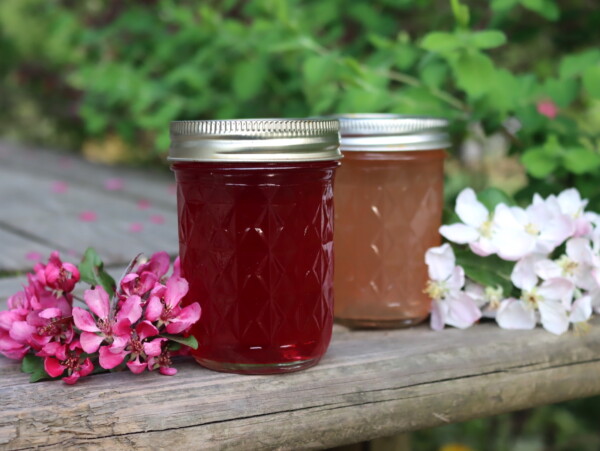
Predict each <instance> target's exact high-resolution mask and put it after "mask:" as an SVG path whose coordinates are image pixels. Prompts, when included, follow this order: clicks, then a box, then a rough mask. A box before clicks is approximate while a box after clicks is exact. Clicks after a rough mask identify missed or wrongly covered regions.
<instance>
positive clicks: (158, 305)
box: [146, 277, 201, 334]
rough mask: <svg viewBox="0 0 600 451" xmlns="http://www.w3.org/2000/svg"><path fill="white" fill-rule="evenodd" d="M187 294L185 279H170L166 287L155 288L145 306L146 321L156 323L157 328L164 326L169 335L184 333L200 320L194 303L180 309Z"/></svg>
mask: <svg viewBox="0 0 600 451" xmlns="http://www.w3.org/2000/svg"><path fill="white" fill-rule="evenodd" d="M187 292H188V283H187V281H186V280H185V279H181V278H178V277H170V278H169V280H167V285H166V287H165V286H157V288H155V289H154V290H152V293H151V295H150V298H149V300H148V305H147V306H146V319H147V320H148V321H151V322H155V321H158V324H159V327H160V326H162V325H165V326H166V331H167V332H168V333H170V334H181V333H185V332H186V331H187V330H188V329H189V328H190V327H191V326H192V324H194V323H195V322H196V321H198V319H200V313H201V309H200V304H198V303H197V302H194V303H193V304H190V305H188V306H187V307H183V308H181V307H180V305H179V304H180V303H181V300H182V298H183V297H184V296H185V295H186V294H187Z"/></svg>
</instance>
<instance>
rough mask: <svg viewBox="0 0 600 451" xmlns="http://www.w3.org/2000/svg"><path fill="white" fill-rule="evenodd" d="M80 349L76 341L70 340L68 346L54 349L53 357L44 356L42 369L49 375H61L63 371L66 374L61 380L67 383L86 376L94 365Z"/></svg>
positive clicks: (72, 382)
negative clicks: (83, 355)
mask: <svg viewBox="0 0 600 451" xmlns="http://www.w3.org/2000/svg"><path fill="white" fill-rule="evenodd" d="M81 354H82V349H81V346H80V345H79V343H78V342H77V341H74V342H72V343H71V344H69V345H68V346H64V345H63V346H62V347H60V348H59V349H56V355H55V356H54V357H52V356H48V357H45V358H44V370H45V371H46V373H48V375H50V376H51V377H59V376H62V375H63V374H64V373H65V371H66V372H67V376H65V377H63V378H62V379H63V381H64V382H65V383H67V384H69V385H72V384H74V383H75V382H77V380H79V378H80V377H84V376H87V375H88V374H90V373H91V372H92V371H94V365H93V364H92V361H91V360H90V358H89V357H87V358H83V357H82V355H81Z"/></svg>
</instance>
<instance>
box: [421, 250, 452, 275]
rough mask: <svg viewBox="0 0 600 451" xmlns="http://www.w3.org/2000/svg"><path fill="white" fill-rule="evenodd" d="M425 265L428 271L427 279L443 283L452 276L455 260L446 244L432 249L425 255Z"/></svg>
mask: <svg viewBox="0 0 600 451" xmlns="http://www.w3.org/2000/svg"><path fill="white" fill-rule="evenodd" d="M425 263H426V264H427V267H428V269H429V278H430V279H431V280H435V281H444V280H446V279H447V278H448V277H450V275H451V274H452V271H453V270H454V265H455V263H456V258H455V257H454V252H453V251H452V248H451V247H450V245H449V244H448V243H445V244H443V245H442V246H439V247H432V248H431V249H428V250H427V252H426V253H425Z"/></svg>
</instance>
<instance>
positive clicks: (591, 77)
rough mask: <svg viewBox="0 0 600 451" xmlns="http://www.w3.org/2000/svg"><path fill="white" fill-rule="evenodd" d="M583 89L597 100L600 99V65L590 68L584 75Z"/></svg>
mask: <svg viewBox="0 0 600 451" xmlns="http://www.w3.org/2000/svg"><path fill="white" fill-rule="evenodd" d="M583 87H584V88H585V90H586V91H587V93H588V94H589V95H590V96H591V97H592V98H595V99H600V65H598V66H592V67H588V68H587V69H586V70H585V71H584V73H583Z"/></svg>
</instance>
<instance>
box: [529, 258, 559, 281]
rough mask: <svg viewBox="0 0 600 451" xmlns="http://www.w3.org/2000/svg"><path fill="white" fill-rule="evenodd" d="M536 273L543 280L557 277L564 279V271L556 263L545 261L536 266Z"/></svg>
mask: <svg viewBox="0 0 600 451" xmlns="http://www.w3.org/2000/svg"><path fill="white" fill-rule="evenodd" d="M535 273H536V274H537V275H538V276H540V278H541V279H543V280H547V279H553V278H555V277H562V274H563V270H562V268H561V267H560V266H558V264H557V263H556V262H554V261H552V260H549V259H544V260H540V261H538V262H537V263H536V264H535Z"/></svg>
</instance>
